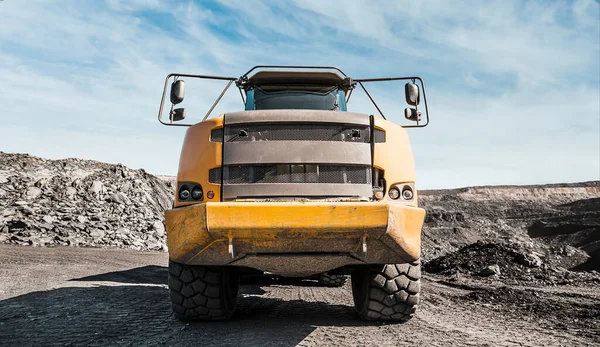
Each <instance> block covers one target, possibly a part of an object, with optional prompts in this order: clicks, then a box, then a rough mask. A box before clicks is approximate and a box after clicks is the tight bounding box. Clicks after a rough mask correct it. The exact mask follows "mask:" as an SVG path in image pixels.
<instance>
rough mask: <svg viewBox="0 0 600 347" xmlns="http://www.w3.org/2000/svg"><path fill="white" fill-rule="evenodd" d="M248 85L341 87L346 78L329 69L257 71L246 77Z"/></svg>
mask: <svg viewBox="0 0 600 347" xmlns="http://www.w3.org/2000/svg"><path fill="white" fill-rule="evenodd" d="M247 84H248V86H255V85H273V84H287V85H290V84H304V85H324V86H338V87H343V86H344V85H345V84H347V82H346V79H345V78H344V77H341V76H340V75H338V74H337V73H335V72H329V71H277V70H275V71H273V70H269V71H259V72H257V73H255V74H254V75H252V76H250V77H248V82H247Z"/></svg>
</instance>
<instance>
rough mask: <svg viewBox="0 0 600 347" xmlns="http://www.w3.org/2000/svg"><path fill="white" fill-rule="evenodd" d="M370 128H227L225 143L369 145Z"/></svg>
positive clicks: (343, 125) (292, 126)
mask: <svg viewBox="0 0 600 347" xmlns="http://www.w3.org/2000/svg"><path fill="white" fill-rule="evenodd" d="M370 140H371V139H370V131H369V127H365V126H364V125H347V124H326V123H325V124H322V123H321V124H290V123H287V124H247V125H236V126H229V127H226V128H225V142H247V141H342V142H359V143H369V141H370Z"/></svg>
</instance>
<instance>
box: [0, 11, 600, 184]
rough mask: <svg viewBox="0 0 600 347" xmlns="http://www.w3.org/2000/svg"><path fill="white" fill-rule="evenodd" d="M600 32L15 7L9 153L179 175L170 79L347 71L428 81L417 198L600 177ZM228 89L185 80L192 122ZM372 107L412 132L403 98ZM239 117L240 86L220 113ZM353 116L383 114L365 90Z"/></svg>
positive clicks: (577, 27)
mask: <svg viewBox="0 0 600 347" xmlns="http://www.w3.org/2000/svg"><path fill="white" fill-rule="evenodd" d="M599 23H600V5H599V4H598V2H596V1H593V0H589V1H583V0H581V1H564V2H562V1H553V2H549V1H539V2H537V1H525V2H521V1H496V2H494V1H486V2H483V1H419V2H415V1H394V2H391V1H358V0H357V1H344V2H337V1H286V2H283V1H258V0H257V1H177V2H175V1H158V0H156V1H152V0H146V1H143V0H133V1H119V0H106V1H37V0H30V1H18V0H4V1H1V2H0V106H1V110H2V111H1V112H0V121H1V124H2V125H1V126H0V151H4V152H21V153H23V152H26V153H30V154H33V155H37V156H42V157H46V158H66V157H79V158H85V159H94V160H99V161H106V162H111V163H122V164H125V165H127V166H130V167H133V168H145V169H146V170H147V171H149V172H152V173H156V174H171V175H173V174H175V173H176V170H177V164H178V160H179V158H178V156H179V151H180V146H181V143H182V140H183V135H184V129H180V128H174V127H165V126H162V125H160V124H159V123H158V122H157V121H156V113H157V110H158V105H159V101H160V94H161V92H162V84H163V82H164V77H165V75H166V74H167V73H169V72H173V71H177V72H185V73H197V74H214V75H219V74H220V75H227V76H239V75H241V74H242V73H243V72H245V71H246V70H248V69H249V68H250V67H252V66H254V65H259V64H294V65H298V64H300V65H335V66H338V67H340V68H342V69H343V70H344V71H345V72H346V73H348V74H349V75H351V76H353V77H355V78H359V77H384V76H406V75H419V76H421V77H423V79H424V80H425V83H426V87H427V96H428V103H429V108H430V113H431V117H432V119H431V124H430V126H428V127H426V128H424V129H413V130H409V135H410V136H411V140H412V145H413V152H414V155H415V161H416V167H417V175H418V178H419V182H418V184H419V187H420V188H449V187H460V186H468V185H486V184H533V183H553V182H575V181H584V180H598V179H600V24H599ZM190 82H191V81H190ZM383 87H385V88H383ZM392 87H393V88H392ZM221 88H222V84H219V83H208V84H201V83H196V84H195V82H194V83H188V88H187V89H188V90H187V99H186V107H187V108H188V117H190V118H192V119H194V118H195V119H196V120H199V119H200V118H198V117H200V115H203V114H204V113H205V112H206V110H207V109H208V108H209V107H210V105H211V103H212V100H214V98H215V97H216V96H217V95H218V93H219V92H220V89H221ZM373 94H375V95H374V96H375V98H376V100H377V101H378V102H379V103H380V104H381V105H382V106H383V109H384V112H385V113H386V114H387V115H388V117H389V118H391V119H392V120H396V121H400V120H401V117H402V110H403V108H404V107H405V105H402V103H400V102H397V101H398V100H400V99H402V98H403V91H402V85H400V84H398V85H384V86H382V88H374V90H373ZM241 107H242V104H241V101H240V99H239V94H238V93H237V91H236V90H233V89H232V90H231V93H230V94H228V95H227V96H226V97H225V98H224V100H223V103H222V104H221V105H220V106H219V108H217V110H215V112H217V113H218V112H227V111H235V110H240V109H241ZM349 108H350V109H351V110H353V111H360V112H368V113H373V112H375V110H374V109H373V108H372V107H371V106H370V105H369V103H368V100H367V99H366V98H365V97H364V95H359V94H358V93H357V94H355V95H353V96H352V100H351V102H350V105H349Z"/></svg>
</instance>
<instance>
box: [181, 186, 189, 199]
mask: <svg viewBox="0 0 600 347" xmlns="http://www.w3.org/2000/svg"><path fill="white" fill-rule="evenodd" d="M189 197H190V190H189V189H188V187H187V186H182V187H181V188H180V189H179V200H187V199H188V198H189Z"/></svg>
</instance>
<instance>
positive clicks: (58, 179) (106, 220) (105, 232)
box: [0, 152, 174, 251]
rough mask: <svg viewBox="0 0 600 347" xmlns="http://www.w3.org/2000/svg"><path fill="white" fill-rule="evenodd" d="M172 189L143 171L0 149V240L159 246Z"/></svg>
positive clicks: (161, 247) (36, 243) (163, 241)
mask: <svg viewBox="0 0 600 347" xmlns="http://www.w3.org/2000/svg"><path fill="white" fill-rule="evenodd" d="M173 194H174V188H173V183H172V182H170V181H168V180H164V179H159V178H157V177H155V176H153V175H150V174H148V173H147V172H145V171H144V170H131V169H128V168H126V167H124V166H123V165H112V164H106V163H100V162H96V161H90V160H81V159H65V160H45V159H41V158H37V157H33V156H29V155H26V154H9V153H2V152H0V243H13V244H22V245H32V246H55V245H68V246H83V247H121V248H131V249H137V250H162V251H166V249H167V245H166V237H165V226H164V222H163V220H164V218H163V213H164V211H165V210H166V209H169V208H171V206H172V203H173Z"/></svg>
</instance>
